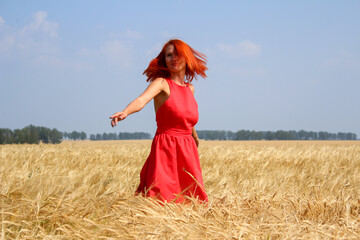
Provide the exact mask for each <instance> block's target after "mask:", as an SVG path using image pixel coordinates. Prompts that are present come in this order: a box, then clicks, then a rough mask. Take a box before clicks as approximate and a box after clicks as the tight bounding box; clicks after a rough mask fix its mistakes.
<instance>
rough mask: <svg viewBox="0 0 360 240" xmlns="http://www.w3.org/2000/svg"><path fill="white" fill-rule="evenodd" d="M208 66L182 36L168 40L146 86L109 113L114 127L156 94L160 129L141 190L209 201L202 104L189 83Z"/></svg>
mask: <svg viewBox="0 0 360 240" xmlns="http://www.w3.org/2000/svg"><path fill="white" fill-rule="evenodd" d="M206 70H207V68H206V56H205V55H203V54H202V53H200V52H198V51H195V50H194V49H192V48H191V47H190V46H189V45H187V44H186V43H185V42H183V41H181V40H178V39H173V40H170V41H168V42H167V43H166V44H165V45H164V47H163V49H162V50H161V52H160V54H159V55H158V56H157V57H156V58H155V59H153V60H152V61H151V62H150V64H149V66H148V68H147V69H146V70H145V71H144V74H145V75H146V76H147V78H148V79H147V81H150V84H149V86H148V87H147V89H146V90H145V91H144V92H143V93H142V94H141V95H140V96H139V97H138V98H136V99H135V100H134V101H132V102H131V103H130V104H129V105H128V106H127V107H126V108H125V109H124V110H123V111H122V112H117V113H115V114H114V115H113V116H111V117H110V119H111V125H112V126H113V127H114V126H116V125H117V122H118V121H122V120H124V119H125V118H126V117H127V116H128V115H130V114H132V113H135V112H138V111H140V110H141V109H142V108H143V107H144V106H145V105H146V104H147V103H148V102H149V101H150V100H151V99H154V106H155V112H156V122H157V131H156V134H155V137H154V139H153V142H152V145H151V152H150V155H149V157H148V159H147V160H146V162H145V164H144V166H143V168H142V170H141V173H140V184H139V187H138V189H137V190H136V192H137V193H142V194H144V195H146V196H151V197H157V198H159V199H160V200H162V201H165V202H169V201H174V202H183V201H184V196H191V197H195V198H198V199H199V200H200V201H204V202H206V201H207V195H206V192H205V190H204V184H203V180H202V173H201V168H200V161H199V155H198V151H197V147H198V145H199V138H198V136H197V134H196V131H195V128H194V126H195V124H196V123H197V121H198V106H197V103H196V101H195V98H194V86H193V85H192V84H191V83H190V82H191V81H192V80H193V79H194V77H195V78H196V77H197V75H200V76H201V77H203V78H206V74H205V71H206Z"/></svg>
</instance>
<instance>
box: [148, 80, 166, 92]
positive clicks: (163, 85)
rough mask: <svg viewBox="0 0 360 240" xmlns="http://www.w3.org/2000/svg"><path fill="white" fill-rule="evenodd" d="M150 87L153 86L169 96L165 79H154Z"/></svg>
mask: <svg viewBox="0 0 360 240" xmlns="http://www.w3.org/2000/svg"><path fill="white" fill-rule="evenodd" d="M150 85H153V86H154V87H156V88H157V89H159V90H160V91H161V92H166V93H167V94H170V87H169V84H168V82H167V81H166V79H165V78H155V79H154V80H153V81H152V82H151V83H150Z"/></svg>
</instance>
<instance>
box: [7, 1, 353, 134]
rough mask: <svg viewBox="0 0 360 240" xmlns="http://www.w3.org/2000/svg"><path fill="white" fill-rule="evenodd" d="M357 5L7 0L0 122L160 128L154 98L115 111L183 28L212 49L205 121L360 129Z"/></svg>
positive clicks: (199, 89)
mask: <svg viewBox="0 0 360 240" xmlns="http://www.w3.org/2000/svg"><path fill="white" fill-rule="evenodd" d="M359 12H360V1H202V0H199V1H187V0H182V1H36V0H35V1H3V0H0V91H1V95H0V111H1V113H0V127H1V128H10V129H14V128H23V127H25V126H27V125H29V124H34V125H37V126H45V127H50V128H57V129H58V130H61V131H72V130H77V131H85V132H86V133H88V134H91V133H103V132H123V131H130V132H133V131H145V132H149V133H151V134H154V132H155V130H156V123H155V114H154V109H153V103H152V102H150V103H149V104H148V105H147V106H146V107H145V108H144V109H143V110H142V111H141V112H139V113H136V114H134V115H131V116H129V117H128V118H127V119H126V120H125V121H124V122H122V123H120V124H119V125H118V127H117V128H114V129H113V128H111V127H110V121H109V116H111V115H112V114H113V113H114V112H117V111H121V110H122V109H123V108H124V107H125V106H126V105H127V104H128V103H129V102H130V101H131V100H133V99H134V98H136V97H137V96H138V95H139V94H141V92H142V91H143V90H144V89H145V88H146V87H147V84H148V83H146V81H145V80H146V78H145V76H143V75H142V72H143V71H144V69H146V67H147V65H148V63H149V61H150V60H151V59H152V58H154V57H156V55H157V54H158V52H159V50H160V49H161V46H162V45H163V44H164V43H165V42H166V41H167V40H169V39H171V38H180V39H182V40H184V41H185V42H187V43H189V45H190V46H192V47H193V48H195V49H197V50H199V51H201V52H203V53H204V54H206V55H207V57H208V68H209V71H208V72H207V74H208V78H207V79H205V80H204V79H202V78H199V79H198V80H197V81H194V83H193V84H194V85H195V96H196V99H197V101H198V104H199V114H200V119H199V123H198V125H197V129H199V130H205V129H211V130H231V131H237V130H240V129H246V130H256V131H260V130H270V131H276V130H301V129H304V130H307V131H328V132H339V131H341V132H354V133H356V134H357V135H358V137H359V136H360V124H359V123H360V111H359V109H360V99H359V89H360V44H359V43H360V14H358V13H359Z"/></svg>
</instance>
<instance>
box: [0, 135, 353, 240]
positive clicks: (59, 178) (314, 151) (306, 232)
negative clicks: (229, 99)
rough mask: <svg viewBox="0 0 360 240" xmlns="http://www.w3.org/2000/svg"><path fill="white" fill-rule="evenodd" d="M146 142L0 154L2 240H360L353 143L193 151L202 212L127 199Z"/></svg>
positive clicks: (4, 149) (21, 148) (223, 145)
mask: <svg viewBox="0 0 360 240" xmlns="http://www.w3.org/2000/svg"><path fill="white" fill-rule="evenodd" d="M150 144H151V141H107V142H71V141H68V142H63V143H62V144H60V145H41V144H40V145H5V146H0V165H1V167H0V170H1V175H0V178H1V189H0V190H1V192H0V194H1V195H0V197H1V199H0V201H1V202H0V204H1V213H0V214H1V235H0V239H360V195H359V194H360V172H359V171H360V142H299V141H294V142H267V141H258V142H205V141H202V142H201V146H200V148H199V153H200V159H201V164H202V168H203V176H204V183H205V187H206V190H207V192H208V194H209V204H208V205H199V204H198V203H196V202H194V203H193V204H188V205H179V204H178V205H176V204H171V203H170V204H165V205H160V204H158V203H157V202H155V201H152V200H150V199H147V198H143V197H139V196H134V191H135V189H136V187H137V184H138V183H139V172H140V169H141V167H142V165H143V163H144V161H145V159H146V157H147V155H148V153H149V150H150Z"/></svg>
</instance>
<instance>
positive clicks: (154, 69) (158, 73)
mask: <svg viewBox="0 0 360 240" xmlns="http://www.w3.org/2000/svg"><path fill="white" fill-rule="evenodd" d="M170 44H172V45H174V47H175V49H176V51H177V54H178V56H179V57H182V58H184V59H185V62H186V70H185V80H186V81H187V82H191V81H192V80H193V79H194V78H195V79H197V76H201V77H202V78H206V77H207V76H206V74H205V71H206V70H207V67H206V62H207V59H206V56H205V55H204V54H202V53H201V52H198V51H196V50H195V49H193V48H191V47H190V46H189V45H187V44H186V43H185V42H184V41H182V40H179V39H171V40H170V41H168V42H167V43H165V45H164V47H163V48H162V50H161V52H160V53H159V55H158V56H157V57H156V58H154V59H153V60H152V61H151V62H150V64H149V66H148V68H147V69H145V71H144V73H143V74H144V75H146V76H147V80H146V81H147V82H152V81H154V80H155V79H156V78H159V77H162V78H169V77H170V76H171V72H170V70H169V69H168V68H167V67H166V63H165V50H166V48H167V46H169V45H170Z"/></svg>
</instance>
